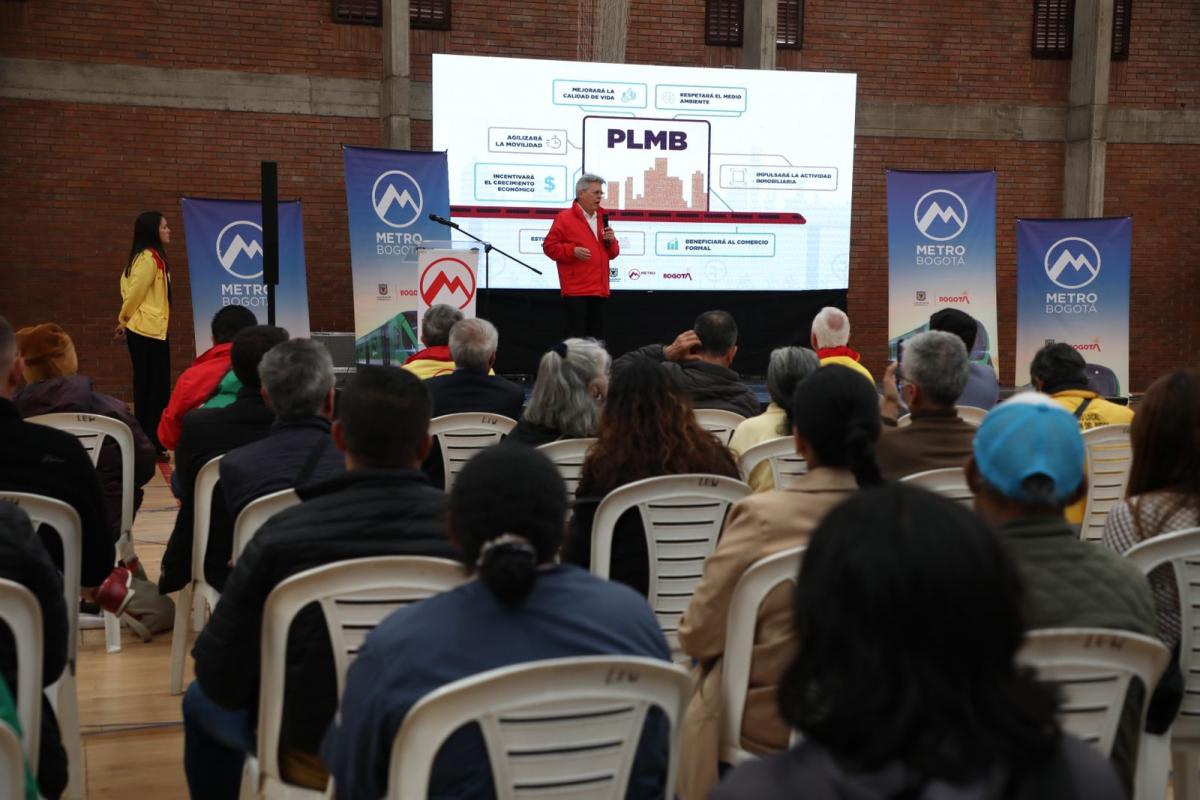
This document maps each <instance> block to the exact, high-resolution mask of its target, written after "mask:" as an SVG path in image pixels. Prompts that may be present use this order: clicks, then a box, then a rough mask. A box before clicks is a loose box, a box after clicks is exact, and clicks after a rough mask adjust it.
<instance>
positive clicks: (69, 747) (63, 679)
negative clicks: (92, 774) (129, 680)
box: [0, 491, 84, 798]
mask: <svg viewBox="0 0 1200 800" xmlns="http://www.w3.org/2000/svg"><path fill="white" fill-rule="evenodd" d="M0 503H12V504H14V505H18V506H20V507H21V508H22V509H24V511H25V513H26V514H28V515H29V519H30V520H31V521H32V523H33V527H34V530H36V529H37V528H38V527H39V526H41V525H48V526H49V527H51V528H53V529H54V531H55V533H57V534H58V538H59V542H60V544H61V546H62V552H63V601H64V602H65V603H66V609H67V666H66V668H65V669H64V670H63V673H62V675H61V676H60V677H59V679H58V680H57V681H55V683H54V685H53V686H48V687H46V693H47V695H48V696H49V697H50V704H51V706H52V707H53V708H54V713H55V716H56V717H57V718H58V727H59V731H60V732H61V735H62V740H63V747H64V748H65V749H66V751H67V772H68V777H67V788H66V796H67V797H68V798H77V797H82V796H83V794H84V780H83V739H82V734H81V732H80V728H79V691H78V688H77V683H76V679H75V653H76V650H77V648H78V646H79V613H78V609H79V580H80V579H79V572H80V551H81V549H82V547H83V544H82V541H83V533H82V531H83V526H82V524H81V523H80V521H79V513H78V512H77V511H75V509H74V508H73V507H72V506H71V505H70V504H68V503H64V502H63V501H62V500H56V499H54V498H52V497H43V496H42V495H38V494H27V493H25V492H4V491H0Z"/></svg>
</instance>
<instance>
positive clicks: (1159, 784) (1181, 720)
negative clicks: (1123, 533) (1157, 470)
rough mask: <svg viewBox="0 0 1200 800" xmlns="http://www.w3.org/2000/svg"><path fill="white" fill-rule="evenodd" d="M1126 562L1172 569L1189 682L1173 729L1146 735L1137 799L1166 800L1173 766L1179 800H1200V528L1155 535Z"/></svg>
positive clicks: (1147, 568) (1127, 554)
mask: <svg viewBox="0 0 1200 800" xmlns="http://www.w3.org/2000/svg"><path fill="white" fill-rule="evenodd" d="M1125 558H1127V559H1128V560H1129V561H1130V562H1132V563H1133V565H1134V566H1136V567H1137V568H1138V569H1139V570H1141V571H1142V574H1144V575H1147V576H1148V575H1149V574H1150V573H1151V572H1152V571H1153V570H1154V569H1155V568H1157V567H1160V566H1162V565H1164V564H1169V565H1170V567H1171V572H1172V573H1173V574H1174V579H1175V585H1176V586H1177V587H1178V590H1179V600H1180V603H1179V611H1180V626H1179V627H1180V634H1181V638H1180V642H1179V670H1180V672H1181V673H1182V674H1183V677H1184V690H1185V691H1184V695H1183V704H1182V705H1181V706H1180V708H1179V713H1178V715H1177V716H1176V717H1175V721H1174V723H1172V725H1171V729H1170V730H1169V731H1168V732H1167V733H1165V734H1163V735H1161V736H1155V735H1153V734H1147V733H1143V734H1142V746H1141V748H1140V749H1139V752H1138V761H1139V763H1138V778H1137V792H1136V796H1137V798H1138V799H1139V800H1142V798H1155V799H1156V800H1161V798H1163V797H1165V796H1166V792H1167V769H1168V762H1171V766H1172V767H1173V769H1172V771H1173V772H1174V790H1175V797H1176V798H1177V800H1197V798H1200V652H1197V648H1198V647H1200V638H1197V636H1196V633H1197V631H1196V628H1197V626H1200V613H1198V611H1197V606H1196V604H1197V603H1198V602H1200V528H1185V529H1183V530H1178V531H1173V532H1171V533H1164V534H1161V535H1159V536H1155V537H1154V538H1152V539H1147V540H1146V541H1144V542H1142V543H1141V544H1138V545H1136V546H1134V547H1131V548H1130V549H1129V550H1127V551H1126V552H1125Z"/></svg>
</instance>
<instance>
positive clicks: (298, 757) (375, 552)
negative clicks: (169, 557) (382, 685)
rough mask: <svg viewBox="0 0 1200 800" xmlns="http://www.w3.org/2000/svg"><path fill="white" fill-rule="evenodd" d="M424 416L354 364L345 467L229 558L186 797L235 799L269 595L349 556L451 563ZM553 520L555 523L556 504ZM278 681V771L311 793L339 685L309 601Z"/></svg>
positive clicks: (406, 389)
mask: <svg viewBox="0 0 1200 800" xmlns="http://www.w3.org/2000/svg"><path fill="white" fill-rule="evenodd" d="M429 409H430V404H429V393H428V392H427V391H426V389H425V384H424V383H422V381H421V380H420V379H419V378H417V377H416V376H415V375H413V374H412V373H411V372H408V371H407V370H402V369H391V368H388V367H359V368H358V372H357V373H355V375H354V376H353V377H352V378H351V379H350V381H349V383H348V384H347V385H346V388H345V389H344V390H343V392H342V396H341V403H340V409H339V416H338V419H337V421H335V422H334V423H333V428H332V433H333V440H334V442H336V443H337V446H338V449H339V450H341V451H342V452H344V453H345V460H346V472H345V473H343V474H342V475H340V476H339V477H336V478H333V479H332V480H329V481H326V482H325V483H321V484H316V485H310V486H307V487H302V488H300V489H299V490H298V492H299V494H300V497H301V499H302V500H303V502H302V503H301V504H300V505H298V506H293V507H292V508H288V509H286V510H284V511H281V512H280V513H278V514H276V515H275V516H274V517H272V518H271V519H270V520H268V521H267V522H266V524H264V525H263V526H262V528H261V529H260V530H259V531H258V533H257V534H256V535H255V536H254V538H253V539H251V540H250V544H249V545H248V546H247V547H246V550H245V551H244V552H243V553H242V555H241V557H240V558H238V560H237V563H236V564H235V566H234V568H233V572H232V573H231V574H230V576H229V580H228V581H226V583H225V590H224V591H223V592H222V593H221V602H220V604H218V605H217V608H216V610H215V611H214V612H213V615H212V618H211V619H210V620H209V622H208V625H207V626H205V628H204V630H203V631H201V633H200V636H199V638H198V639H197V640H196V647H195V650H194V651H193V653H194V655H195V657H196V682H195V683H193V684H192V685H191V686H190V687H189V688H188V691H187V695H186V696H185V698H184V701H183V715H184V770H185V772H186V773H187V780H188V787H189V789H190V790H191V796H192V798H193V800H195V799H196V798H229V797H236V796H237V792H238V785H239V782H240V777H241V773H242V761H243V759H244V758H245V755H246V753H247V752H251V751H253V750H254V745H255V742H254V730H255V719H256V711H257V709H258V687H259V676H260V670H259V667H260V664H259V652H260V651H259V642H260V640H261V637H262V623H263V607H264V604H265V603H266V600H267V596H268V595H270V593H271V590H272V589H274V588H275V587H276V586H277V585H279V583H280V582H281V581H283V580H286V579H287V578H289V577H291V576H292V575H295V574H296V573H299V572H303V571H304V570H307V569H311V568H313V567H319V566H323V565H325V564H331V563H334V562H337V561H342V560H347V559H353V558H365V557H368V556H383V555H413V556H434V557H441V558H453V557H454V548H453V547H452V546H451V544H450V541H449V539H448V538H447V537H446V529H445V524H446V523H445V515H446V502H445V497H444V495H443V494H442V493H441V492H439V491H437V490H436V489H434V488H433V487H432V486H430V485H429V482H428V480H427V479H426V478H425V476H424V475H422V474H421V472H420V470H419V469H418V467H419V466H420V464H421V461H422V460H423V459H424V457H425V455H426V453H427V452H428V451H429V446H430V439H429ZM480 510H481V511H484V512H485V513H488V514H492V513H495V509H492V508H490V507H489V508H486V509H480ZM558 514H559V519H560V520H561V519H562V514H563V511H562V510H561V508H560V510H559V511H558ZM422 658H423V657H422ZM287 674H288V681H287V684H286V687H285V694H284V709H283V724H282V738H281V741H280V748H281V753H282V756H281V763H282V768H283V774H284V777H285V779H286V780H288V781H289V782H291V783H296V784H300V785H302V786H307V787H310V788H317V789H320V788H323V787H324V785H325V783H326V772H325V768H324V764H323V763H322V762H321V760H320V759H319V757H318V756H317V755H316V753H317V752H318V747H319V745H320V742H321V737H322V735H323V734H324V732H325V729H326V727H327V726H328V725H329V722H330V720H331V719H333V715H334V711H335V710H336V709H337V682H336V678H335V674H334V668H333V654H332V651H331V644H330V640H329V635H328V631H327V629H326V627H325V623H324V618H323V616H322V614H321V612H320V610H319V608H317V607H315V606H314V607H311V608H308V609H305V610H304V611H302V612H301V613H300V614H299V615H298V616H297V618H296V620H295V622H294V623H293V624H292V626H291V630H290V633H289V638H288V652H287ZM377 688H378V687H373V690H374V689H377Z"/></svg>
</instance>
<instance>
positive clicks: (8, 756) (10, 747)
mask: <svg viewBox="0 0 1200 800" xmlns="http://www.w3.org/2000/svg"><path fill="white" fill-rule="evenodd" d="M24 796H25V753H24V752H22V750H21V737H20V736H17V732H16V731H14V730H13V729H12V727H11V726H9V724H8V723H7V722H4V721H3V720H0V797H11V798H14V800H15V798H18V797H24Z"/></svg>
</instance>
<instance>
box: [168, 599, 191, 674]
mask: <svg viewBox="0 0 1200 800" xmlns="http://www.w3.org/2000/svg"><path fill="white" fill-rule="evenodd" d="M192 599H193V598H192V585H191V584H190V583H189V584H188V585H187V586H185V587H183V588H182V589H181V590H180V591H179V596H178V597H176V598H175V627H174V628H172V629H171V675H170V679H171V685H170V689H171V694H182V693H183V660H184V658H186V657H187V640H188V632H189V631H188V619H189V618H190V617H191V614H190V613H189V612H190V610H191V605H192Z"/></svg>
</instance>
